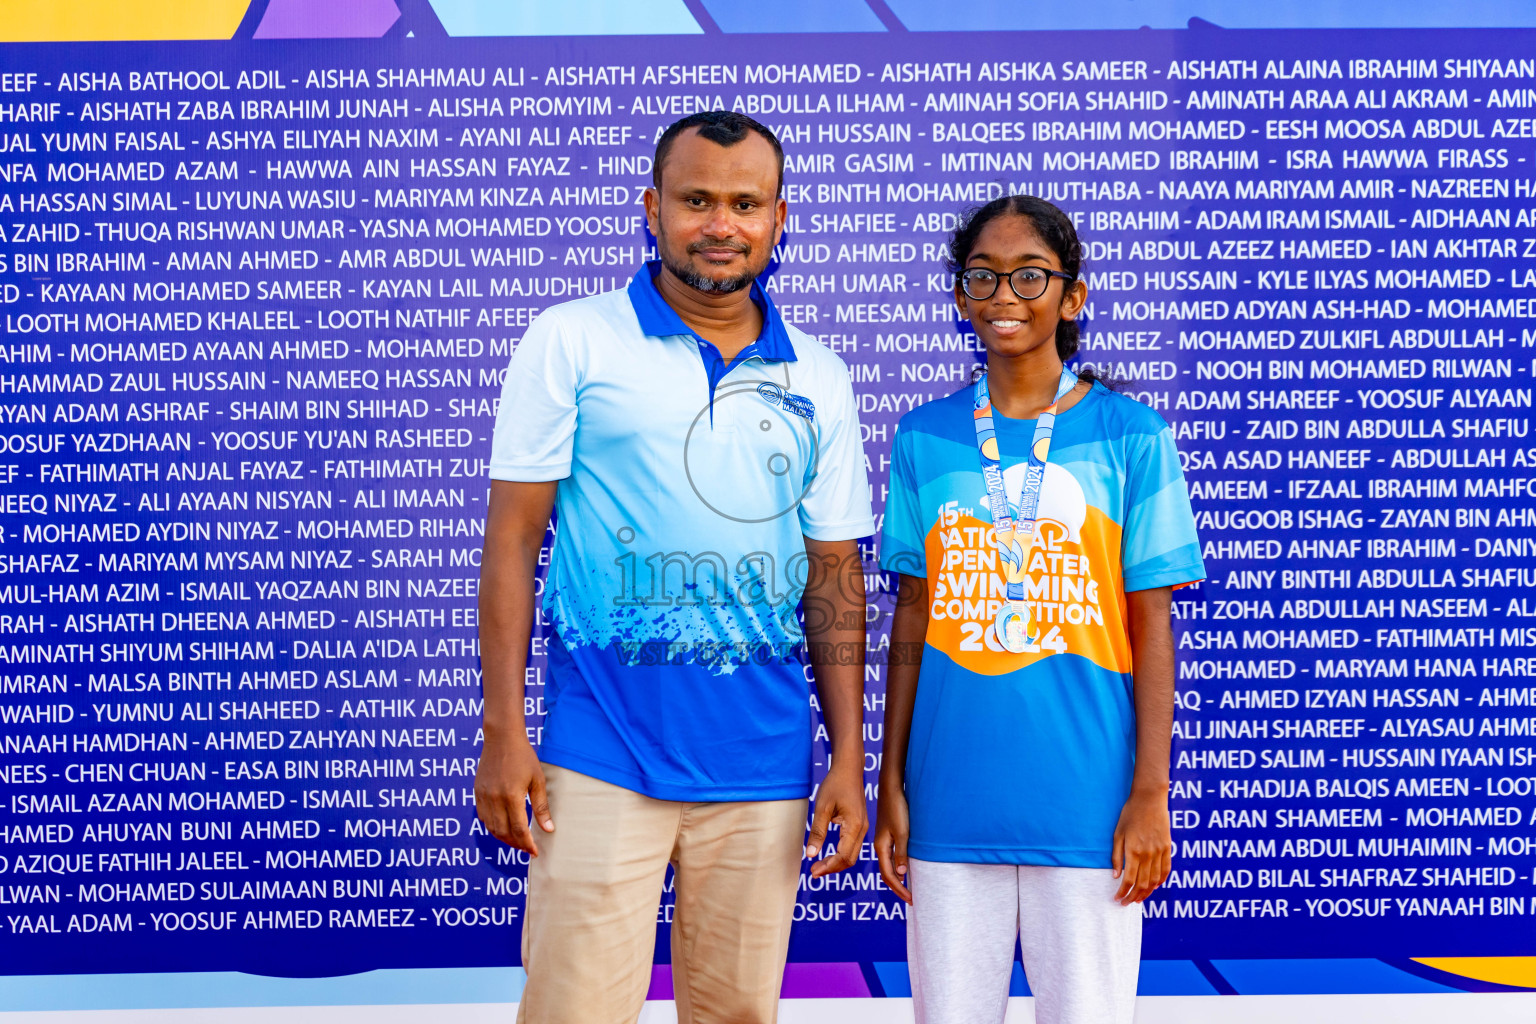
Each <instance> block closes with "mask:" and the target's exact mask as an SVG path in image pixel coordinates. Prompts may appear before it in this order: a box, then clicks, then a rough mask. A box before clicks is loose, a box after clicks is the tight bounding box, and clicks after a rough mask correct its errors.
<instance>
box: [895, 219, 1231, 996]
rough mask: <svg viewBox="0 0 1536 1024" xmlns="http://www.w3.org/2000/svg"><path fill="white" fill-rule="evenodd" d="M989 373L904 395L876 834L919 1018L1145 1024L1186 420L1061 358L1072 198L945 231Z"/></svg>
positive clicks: (1068, 314)
mask: <svg viewBox="0 0 1536 1024" xmlns="http://www.w3.org/2000/svg"><path fill="white" fill-rule="evenodd" d="M949 252H950V258H951V260H952V262H953V269H954V270H955V271H956V275H955V303H956V305H958V306H959V308H960V312H961V315H962V316H964V317H965V318H966V319H968V320H969V321H970V322H971V325H972V327H973V328H974V329H975V331H976V336H977V337H978V338H979V339H980V341H981V343H982V344H983V345H985V346H986V350H987V359H986V368H985V372H984V373H981V374H980V375H979V377H978V379H977V380H976V382H975V383H974V384H973V385H971V386H969V387H966V388H964V389H962V390H960V391H958V392H956V393H955V394H953V395H950V396H949V397H948V398H944V399H940V400H938V401H936V402H930V403H928V404H927V405H924V406H920V407H919V408H917V409H915V410H913V411H912V412H911V413H909V414H907V415H906V416H905V417H903V418H902V420H901V424H900V426H899V427H898V428H897V431H896V442H895V449H894V453H893V456H892V460H891V463H892V466H891V485H890V497H889V501H888V504H887V506H886V513H885V529H884V536H883V549H882V554H881V559H880V564H881V567H882V568H884V569H887V570H890V571H894V572H897V573H900V574H901V588H900V596H899V599H898V602H897V608H896V617H895V621H894V622H893V623H892V627H891V661H890V665H891V668H890V673H889V676H888V679H887V692H886V712H885V752H884V761H883V765H882V769H881V777H880V802H879V814H878V823H877V826H876V832H875V850H876V852H877V854H878V855H879V859H880V870H881V875H882V876H883V877H884V879H885V882H886V884H887V885H889V886H890V887H891V889H892V890H893V891H895V893H896V894H897V895H898V896H900V897H901V898H902V899H904V900H906V901H907V902H908V903H910V904H912V910H911V911H910V913H909V916H908V918H907V955H908V960H909V963H910V969H911V974H912V994H913V997H914V1002H915V1006H916V1012H917V1020H918V1024H1000V1022H1001V1021H1002V1020H1003V1015H1004V1013H1005V1012H1006V1010H1007V1003H1008V982H1009V975H1010V973H1011V971H1012V961H1013V943H1014V938H1015V936H1017V937H1018V939H1019V941H1020V943H1021V946H1022V949H1023V954H1024V969H1025V972H1026V973H1027V976H1028V979H1029V984H1030V988H1031V989H1032V990H1033V992H1034V994H1035V1016H1036V1020H1037V1021H1039V1022H1041V1024H1100V1022H1102V1024H1130V1021H1131V1017H1132V1014H1133V1012H1134V1006H1135V997H1136V975H1137V970H1138V966H1139V964H1140V953H1141V907H1140V906H1138V904H1139V903H1140V902H1141V901H1142V900H1144V899H1145V898H1146V897H1147V896H1148V895H1149V894H1150V893H1151V892H1152V891H1153V890H1154V889H1156V888H1157V887H1158V886H1159V885H1160V884H1162V882H1163V880H1164V879H1165V878H1167V876H1168V870H1169V865H1170V859H1171V857H1172V852H1173V841H1172V836H1171V833H1170V830H1169V818H1168V758H1169V746H1170V740H1171V732H1172V723H1173V689H1174V684H1173V680H1174V675H1173V636H1172V631H1171V628H1170V625H1169V602H1170V594H1171V592H1172V589H1173V588H1174V587H1175V586H1179V585H1182V584H1186V583H1191V582H1194V581H1197V580H1200V579H1203V578H1204V576H1205V568H1204V566H1203V565H1202V564H1201V561H1200V550H1199V547H1198V545H1197V543H1196V539H1195V531H1194V521H1193V517H1192V515H1191V513H1190V508H1189V497H1188V492H1187V491H1186V489H1185V486H1184V478H1183V475H1182V473H1181V472H1180V469H1179V461H1178V456H1177V453H1176V451H1175V450H1174V444H1173V435H1172V432H1171V431H1170V430H1169V429H1168V425H1167V424H1166V423H1164V422H1163V420H1162V418H1161V417H1160V416H1158V414H1157V413H1155V412H1153V411H1152V410H1151V409H1149V408H1147V407H1146V406H1143V405H1141V404H1140V403H1138V402H1135V401H1133V400H1132V399H1130V398H1127V397H1125V396H1122V395H1119V394H1116V393H1114V392H1112V391H1109V390H1108V389H1106V388H1105V387H1104V386H1103V384H1102V383H1098V382H1095V381H1092V380H1091V379H1088V378H1087V376H1086V375H1084V377H1083V378H1079V377H1078V376H1077V375H1074V374H1073V373H1072V372H1071V371H1070V370H1065V369H1064V368H1063V366H1062V363H1063V361H1064V360H1066V359H1068V358H1070V357H1071V356H1072V355H1073V354H1074V353H1075V352H1076V351H1077V338H1078V328H1077V324H1076V323H1075V322H1074V320H1075V318H1076V317H1077V316H1078V314H1079V313H1080V312H1081V311H1082V309H1083V303H1084V301H1085V300H1086V298H1087V294H1088V289H1087V287H1086V285H1085V284H1084V283H1083V281H1082V280H1081V278H1080V277H1079V272H1080V269H1081V266H1082V250H1081V247H1080V245H1079V243H1078V240H1077V232H1076V231H1075V230H1074V229H1073V226H1072V221H1071V220H1070V219H1069V218H1068V217H1067V216H1066V215H1065V214H1063V213H1062V212H1061V211H1060V210H1058V209H1057V208H1056V207H1054V206H1052V205H1051V204H1050V203H1047V202H1044V201H1043V200H1040V199H1035V198H1033V197H1031V196H1010V197H1005V198H1002V199H997V200H995V201H993V202H991V203H988V204H987V205H986V206H984V207H982V208H981V209H979V210H977V211H975V212H974V213H973V214H972V215H971V216H970V218H969V219H968V220H967V221H966V222H965V223H963V224H961V226H960V227H959V228H958V229H957V230H956V231H955V233H954V236H953V237H952V238H951V240H950V247H949Z"/></svg>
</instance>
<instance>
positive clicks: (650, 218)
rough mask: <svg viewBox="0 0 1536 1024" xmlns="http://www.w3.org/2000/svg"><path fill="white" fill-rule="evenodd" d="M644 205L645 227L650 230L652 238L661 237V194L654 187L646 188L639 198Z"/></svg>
mask: <svg viewBox="0 0 1536 1024" xmlns="http://www.w3.org/2000/svg"><path fill="white" fill-rule="evenodd" d="M641 198H642V200H643V201H644V203H645V226H646V227H648V228H650V229H651V235H652V237H657V238H659V237H660V236H661V231H660V228H661V193H660V192H659V191H657V189H656V186H654V185H651V186H648V187H647V188H646V190H645V194H644V195H643V196H642V197H641Z"/></svg>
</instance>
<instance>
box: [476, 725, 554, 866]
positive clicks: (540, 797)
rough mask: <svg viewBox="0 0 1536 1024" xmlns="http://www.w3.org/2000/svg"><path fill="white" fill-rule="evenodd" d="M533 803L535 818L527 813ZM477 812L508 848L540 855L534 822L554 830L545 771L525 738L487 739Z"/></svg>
mask: <svg viewBox="0 0 1536 1024" xmlns="http://www.w3.org/2000/svg"><path fill="white" fill-rule="evenodd" d="M529 801H531V802H532V803H533V819H532V820H530V819H529V818H528V816H527V811H526V810H525V804H526V802H529ZM475 811H476V812H477V813H478V814H479V815H480V820H481V822H483V823H484V824H485V827H486V830H487V831H488V832H490V833H491V835H493V836H495V837H496V838H497V839H500V840H501V841H502V842H504V843H506V844H507V845H508V846H511V847H514V848H516V849H519V850H523V851H525V852H526V853H527V854H528V855H529V856H531V857H537V856H538V855H539V844H538V843H536V842H534V840H533V821H534V820H536V821H538V823H539V827H540V828H542V829H543V830H544V831H545V832H553V831H554V830H555V821H554V819H553V818H551V817H550V816H549V798H548V796H547V794H546V793H545V791H544V769H543V768H541V767H540V766H539V755H537V754H535V753H534V752H533V745H532V744H530V743H529V742H528V740H527V738H526V737H516V736H515V737H512V738H511V739H507V740H493V739H492V738H491V737H489V736H487V737H486V739H485V747H484V749H483V750H482V751H481V754H480V767H479V768H478V769H477V770H476V771H475Z"/></svg>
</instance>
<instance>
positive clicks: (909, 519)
mask: <svg viewBox="0 0 1536 1024" xmlns="http://www.w3.org/2000/svg"><path fill="white" fill-rule="evenodd" d="M917 494H918V491H917V470H916V468H915V467H914V466H913V464H912V431H910V430H908V429H907V428H906V427H905V426H898V427H897V428H896V440H895V442H894V443H893V444H892V445H891V482H890V485H889V487H888V488H887V490H886V498H885V522H884V526H883V529H882V530H881V531H880V568H882V569H884V570H885V571H886V572H899V573H903V574H905V575H907V576H918V577H927V575H928V555H927V545H926V537H927V531H926V530H925V529H924V527H923V517H922V515H921V513H920V512H919V510H918V497H917Z"/></svg>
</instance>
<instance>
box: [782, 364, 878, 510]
mask: <svg viewBox="0 0 1536 1024" xmlns="http://www.w3.org/2000/svg"><path fill="white" fill-rule="evenodd" d="M838 362H839V365H841V360H839V361H838ZM828 390H829V391H830V392H831V395H830V396H829V400H828V405H829V407H827V408H823V409H818V410H817V411H816V419H817V420H818V421H820V422H819V423H818V424H817V426H818V428H819V429H820V432H821V433H820V444H819V448H818V451H817V453H816V475H815V477H814V478H813V479H812V480H811V482H810V486H809V487H807V488H806V491H805V497H804V498H803V499H802V500H801V502H800V509H799V512H800V532H801V533H803V534H805V535H806V536H807V537H809V538H811V539H812V540H856V539H858V538H860V537H868V536H870V535H871V534H873V533H874V532H875V517H874V514H873V510H872V509H871V508H870V502H869V475H868V474H867V473H866V472H865V471H864V442H863V441H862V440H861V439H860V437H859V410H858V405H857V404H856V403H855V402H854V400H853V385H852V384H851V383H850V382H849V380H848V374H847V373H846V372H844V373H840V374H838V375H837V376H836V377H835V378H834V380H833V383H832V386H831V387H830V388H829V389H828Z"/></svg>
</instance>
